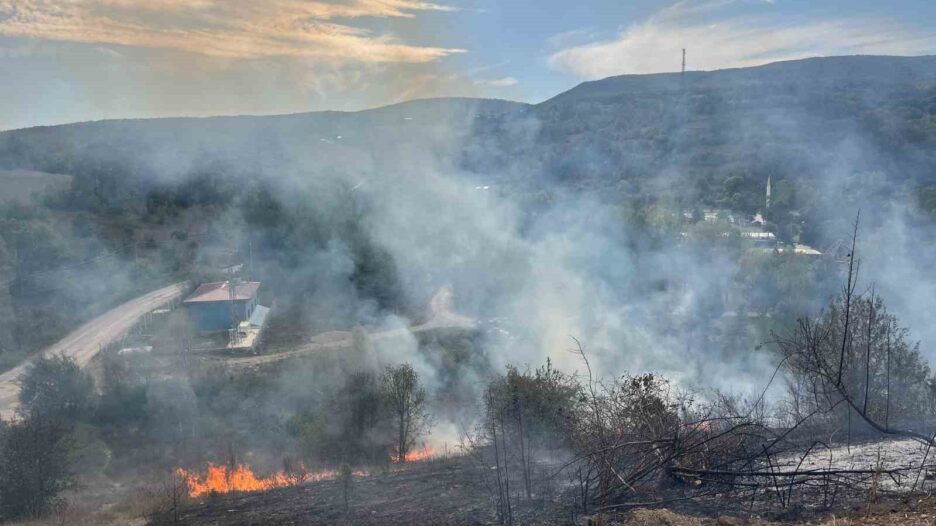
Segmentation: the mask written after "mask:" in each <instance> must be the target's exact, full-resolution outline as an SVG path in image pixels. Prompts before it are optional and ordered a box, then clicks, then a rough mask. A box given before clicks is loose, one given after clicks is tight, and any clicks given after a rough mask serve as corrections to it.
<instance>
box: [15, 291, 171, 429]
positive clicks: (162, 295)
mask: <svg viewBox="0 0 936 526" xmlns="http://www.w3.org/2000/svg"><path fill="white" fill-rule="evenodd" d="M188 289H189V283H188V282H185V281H183V282H180V283H174V284H172V285H169V286H168V287H163V288H161V289H158V290H154V291H152V292H149V293H146V294H144V295H142V296H138V297H136V298H134V299H132V300H130V301H128V302H126V303H124V304H123V305H120V306H118V307H115V308H113V309H111V310H109V311H107V312H106V313H104V314H102V315H100V316H98V317H97V318H94V319H93V320H91V321H89V322H87V323H85V324H84V325H82V326H80V327H78V328H77V329H75V330H74V331H72V332H71V333H69V334H68V335H67V336H65V337H64V338H62V339H61V340H59V341H58V342H57V343H55V344H53V345H52V346H50V347H49V348H47V349H46V350H44V351H42V355H43V356H53V355H58V354H62V355H65V356H67V357H69V358H71V359H73V360H75V362H76V363H77V364H78V365H79V366H81V367H84V366H85V365H87V364H88V362H90V361H91V359H92V358H94V356H95V355H96V354H97V353H98V352H100V350H101V349H102V348H103V347H105V346H106V345H108V344H109V343H111V342H113V341H115V340H117V339H118V338H120V337H121V336H123V335H124V334H125V333H126V332H127V331H128V330H130V328H131V327H133V326H134V325H135V324H136V323H137V322H138V321H139V320H140V318H142V317H143V315H144V314H146V313H147V312H150V311H152V310H154V309H157V308H159V307H161V306H163V305H165V304H166V303H169V302H170V301H173V300H175V299H177V298H180V297H182V295H183V294H185V293H186V291H188ZM31 362H32V359H27V360H25V361H24V362H23V363H21V364H19V365H17V366H16V367H14V368H12V369H10V370H9V371H6V372H4V373H2V374H0V418H3V419H9V418H12V417H13V415H14V414H15V412H16V408H17V407H18V406H19V391H20V388H19V382H18V379H19V378H20V376H22V375H23V373H24V372H26V370H27V369H28V367H29V365H30V363H31Z"/></svg>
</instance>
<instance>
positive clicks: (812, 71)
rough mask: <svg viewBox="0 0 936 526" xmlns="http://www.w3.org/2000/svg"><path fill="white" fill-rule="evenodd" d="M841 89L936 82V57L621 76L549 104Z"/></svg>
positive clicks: (866, 58)
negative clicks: (681, 93)
mask: <svg viewBox="0 0 936 526" xmlns="http://www.w3.org/2000/svg"><path fill="white" fill-rule="evenodd" d="M791 82H792V83H796V82H805V83H809V84H827V85H828V84H835V83H842V82H859V83H869V82H871V83H881V84H908V83H914V82H936V55H926V56H919V57H894V56H878V55H853V56H842V57H816V58H807V59H802V60H788V61H781V62H771V63H769V64H764V65H761V66H754V67H747V68H730V69H719V70H711V71H691V70H690V71H687V72H686V74H685V77H683V75H682V74H681V73H678V72H675V73H655V74H649V75H616V76H613V77H607V78H604V79H600V80H594V81H588V82H583V83H581V84H579V85H578V86H576V87H574V88H572V89H570V90H568V91H564V92H562V93H560V94H558V95H556V96H555V97H553V98H551V99H549V100H547V101H544V102H543V103H542V104H544V105H549V104H555V103H557V102H564V101H568V100H570V99H581V98H594V97H601V96H608V95H620V94H621V93H624V92H628V91H647V90H677V89H684V88H687V89H698V88H714V87H725V86H730V85H744V84H756V83H761V84H763V83H791Z"/></svg>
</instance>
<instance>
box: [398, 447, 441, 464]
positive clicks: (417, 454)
mask: <svg viewBox="0 0 936 526" xmlns="http://www.w3.org/2000/svg"><path fill="white" fill-rule="evenodd" d="M435 456H436V450H435V449H433V448H431V447H429V446H427V445H423V447H422V448H419V449H414V450H412V451H409V452H407V453H406V455H405V456H404V461H405V462H419V461H421V460H430V459H432V458H433V457H435ZM390 461H391V462H399V461H400V455H399V453H394V454H393V455H391V457H390Z"/></svg>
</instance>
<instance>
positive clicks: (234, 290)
mask: <svg viewBox="0 0 936 526" xmlns="http://www.w3.org/2000/svg"><path fill="white" fill-rule="evenodd" d="M259 290H260V282H259V281H239V280H236V279H234V280H228V281H218V282H213V283H202V284H201V285H199V287H198V288H197V289H195V292H193V293H192V294H191V295H190V296H189V297H188V298H186V299H185V301H184V302H182V303H183V305H185V309H186V311H187V312H188V316H189V319H190V320H191V321H192V323H193V324H194V325H195V328H196V330H197V331H198V332H199V333H200V334H203V335H209V334H217V333H223V332H227V333H228V343H227V345H225V346H224V347H223V349H227V350H235V349H238V350H240V349H251V348H253V347H254V346H255V345H256V343H257V342H258V340H259V337H260V331H261V330H262V329H263V324H264V323H265V322H266V318H267V314H269V312H270V309H269V308H268V307H264V306H263V305H260V304H258V303H257V294H258V292H259ZM211 347H212V348H214V347H215V346H211Z"/></svg>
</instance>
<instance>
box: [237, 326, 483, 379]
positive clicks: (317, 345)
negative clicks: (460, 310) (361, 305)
mask: <svg viewBox="0 0 936 526" xmlns="http://www.w3.org/2000/svg"><path fill="white" fill-rule="evenodd" d="M473 326H474V322H473V321H471V320H470V319H469V318H463V319H451V318H445V319H441V320H440V319H432V320H429V321H428V322H426V323H422V324H419V325H412V326H410V327H407V328H399V329H389V330H385V331H378V332H371V333H368V334H367V337H368V338H369V339H370V341H371V342H380V341H385V340H389V339H392V338H400V337H404V336H407V335H412V334H419V333H421V332H427V331H433V330H444V329H470V328H471V327H473ZM332 334H333V336H332V337H330V338H328V339H327V340H326V341H312V342H309V343H306V344H304V345H300V346H298V347H296V348H294V349H293V350H291V351H281V352H272V353H270V354H263V355H260V356H245V357H241V358H225V359H223V361H224V364H225V365H228V366H234V367H253V366H256V365H263V364H268V363H274V362H279V361H281V360H287V359H290V358H295V357H296V356H303V355H306V354H314V353H319V352H324V351H330V350H337V349H346V348H349V347H351V346H352V345H354V336H353V334H352V333H350V332H344V333H332Z"/></svg>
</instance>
